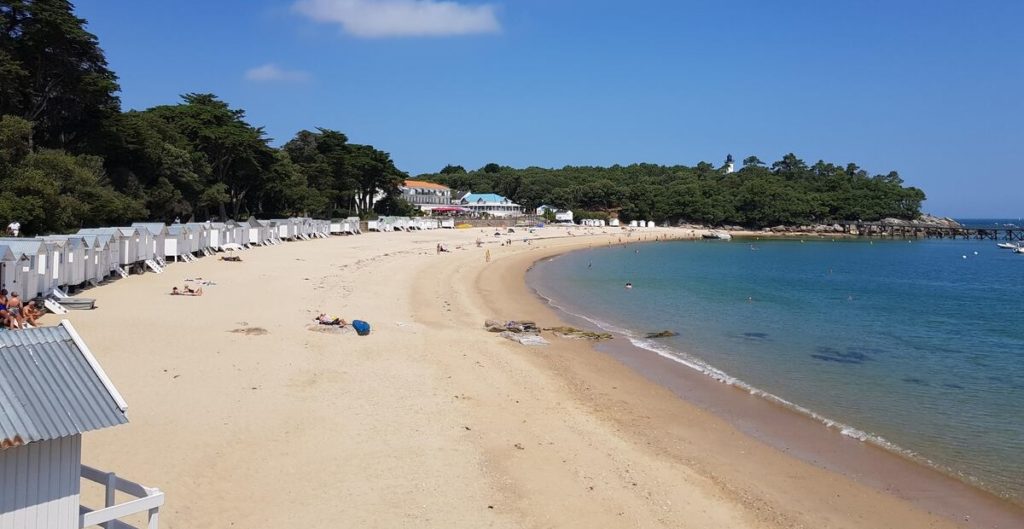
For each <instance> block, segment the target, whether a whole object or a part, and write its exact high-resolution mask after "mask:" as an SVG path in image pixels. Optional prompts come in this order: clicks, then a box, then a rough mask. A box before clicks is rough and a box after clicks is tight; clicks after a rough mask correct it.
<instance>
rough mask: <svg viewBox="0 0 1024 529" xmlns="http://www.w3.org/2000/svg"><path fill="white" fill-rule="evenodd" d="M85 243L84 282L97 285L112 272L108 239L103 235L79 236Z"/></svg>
mask: <svg viewBox="0 0 1024 529" xmlns="http://www.w3.org/2000/svg"><path fill="white" fill-rule="evenodd" d="M81 237H82V240H83V241H85V280H86V281H87V282H95V283H99V282H101V281H103V280H104V279H106V278H107V276H108V275H110V272H111V271H112V268H111V264H110V262H111V259H110V245H109V241H110V238H109V237H106V236H103V235H95V234H93V235H81Z"/></svg>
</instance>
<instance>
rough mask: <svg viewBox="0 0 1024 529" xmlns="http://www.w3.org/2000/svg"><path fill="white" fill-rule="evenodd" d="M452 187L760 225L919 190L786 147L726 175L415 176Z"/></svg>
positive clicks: (496, 169) (875, 211) (830, 214)
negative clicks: (808, 158) (770, 159)
mask: <svg viewBox="0 0 1024 529" xmlns="http://www.w3.org/2000/svg"><path fill="white" fill-rule="evenodd" d="M418 178H423V179H426V180H430V181H433V182H438V183H441V184H445V185H447V186H449V187H452V188H454V189H463V190H467V189H471V190H472V191H473V192H476V193H492V192H493V193H500V194H502V195H504V196H507V197H509V198H511V199H512V200H514V201H515V202H517V203H519V204H522V205H524V206H526V207H527V208H529V209H535V208H537V207H540V206H542V205H550V206H555V207H557V208H562V209H572V210H574V211H575V212H577V217H578V218H587V217H607V216H608V214H609V213H611V212H617V213H618V215H619V217H620V218H622V219H624V220H627V221H628V220H633V219H644V220H655V221H658V222H662V221H669V222H673V223H677V222H695V223H703V224H711V225H721V224H739V225H743V226H751V227H766V226H774V225H778V224H786V225H793V224H810V223H819V222H827V221H840V220H865V221H873V220H879V219H882V218H886V217H895V218H901V219H913V218H917V217H918V216H919V215H920V208H921V202H922V201H923V200H924V198H925V196H924V193H923V192H922V191H921V190H920V189H916V188H913V187H904V186H903V180H902V179H900V177H899V175H898V174H897V173H896V172H895V171H894V172H891V173H889V174H886V175H874V176H872V175H869V174H868V173H867V172H866V171H864V170H863V169H861V168H860V167H858V166H857V165H856V164H848V165H846V166H845V167H843V166H838V165H835V164H831V163H825V162H822V161H819V162H818V163H816V164H814V165H811V166H808V165H807V164H806V163H805V162H804V161H803V160H800V159H799V158H797V157H796V156H795V155H793V154H787V155H785V156H784V157H783V158H782V159H781V160H779V161H777V162H775V163H773V164H771V166H767V165H766V164H764V163H763V162H761V161H760V160H759V159H758V158H757V157H755V156H751V157H748V158H747V159H746V160H744V162H743V167H742V168H741V169H740V170H739V171H736V172H734V173H726V172H725V171H724V170H723V168H719V167H715V166H713V165H711V164H709V163H704V162H702V163H699V164H697V165H696V166H694V167H686V166H671V167H668V166H661V165H652V164H636V165H629V166H618V165H616V166H612V167H563V168H561V169H543V168H539V167H529V168H526V169H513V168H511V167H501V166H498V165H497V164H493V163H492V164H487V165H486V166H484V167H482V168H480V169H479V170H476V171H471V172H467V171H466V170H465V169H464V168H463V167H461V166H456V165H449V166H446V167H445V168H444V169H442V170H441V171H440V172H438V173H436V174H426V175H420V176H419V177H418Z"/></svg>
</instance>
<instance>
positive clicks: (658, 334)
mask: <svg viewBox="0 0 1024 529" xmlns="http://www.w3.org/2000/svg"><path fill="white" fill-rule="evenodd" d="M673 336H679V333H677V332H674V331H661V332H649V333H647V338H671V337H673Z"/></svg>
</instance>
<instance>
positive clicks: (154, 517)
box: [146, 507, 160, 529]
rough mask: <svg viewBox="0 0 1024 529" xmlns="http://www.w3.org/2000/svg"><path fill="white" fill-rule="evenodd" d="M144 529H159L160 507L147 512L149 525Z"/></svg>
mask: <svg viewBox="0 0 1024 529" xmlns="http://www.w3.org/2000/svg"><path fill="white" fill-rule="evenodd" d="M146 529H160V507H153V508H152V509H150V510H149V523H148V524H147V525H146Z"/></svg>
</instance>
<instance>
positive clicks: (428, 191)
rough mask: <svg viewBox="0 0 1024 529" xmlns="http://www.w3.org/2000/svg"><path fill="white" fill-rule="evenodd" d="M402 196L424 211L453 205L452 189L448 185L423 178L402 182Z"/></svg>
mask: <svg viewBox="0 0 1024 529" xmlns="http://www.w3.org/2000/svg"><path fill="white" fill-rule="evenodd" d="M401 190H402V198H404V199H405V200H406V201H407V202H409V203H410V204H412V205H414V206H416V207H418V208H420V209H421V210H423V211H430V210H432V209H434V208H443V207H450V206H451V205H452V190H451V188H449V187H447V186H443V185H441V184H435V183H434V182H425V181H423V180H406V181H405V182H403V183H402V187H401Z"/></svg>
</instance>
